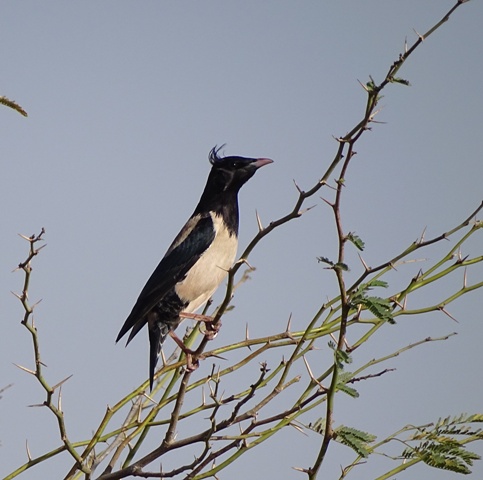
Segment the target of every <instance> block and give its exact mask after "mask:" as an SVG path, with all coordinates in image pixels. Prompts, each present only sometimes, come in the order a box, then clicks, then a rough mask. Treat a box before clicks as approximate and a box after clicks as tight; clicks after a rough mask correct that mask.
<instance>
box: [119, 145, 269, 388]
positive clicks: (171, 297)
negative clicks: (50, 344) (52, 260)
mask: <svg viewBox="0 0 483 480" xmlns="http://www.w3.org/2000/svg"><path fill="white" fill-rule="evenodd" d="M224 146H225V145H222V146H221V147H217V146H215V147H213V149H211V151H210V153H209V157H208V158H209V161H210V164H211V170H210V173H209V175H208V179H207V182H206V185H205V188H204V190H203V193H202V195H201V198H200V200H199V202H198V204H197V206H196V208H195V209H194V211H193V214H192V215H191V217H190V218H189V219H188V221H187V222H186V224H185V225H184V226H183V228H182V229H181V231H180V232H179V233H178V235H177V236H176V237H175V239H174V240H173V242H172V243H171V245H170V246H169V248H168V250H167V251H166V253H165V255H164V257H163V258H162V259H161V261H160V263H159V264H158V266H157V267H156V269H155V270H154V272H153V273H152V275H151V276H150V277H149V279H148V281H147V282H146V285H145V286H144V288H143V289H142V290H141V293H140V294H139V297H138V299H137V301H136V303H135V304H134V307H133V308H132V311H131V313H130V314H129V316H128V317H127V319H126V320H125V322H124V324H123V326H122V328H121V330H120V331H119V334H118V336H117V339H116V343H117V342H118V341H119V340H120V339H121V338H122V337H124V335H126V334H127V332H129V331H130V333H129V336H128V338H127V342H126V346H127V345H128V344H129V342H130V341H131V340H132V339H133V338H134V337H135V336H136V335H137V334H138V333H139V331H140V330H142V328H143V327H144V326H145V325H146V324H147V326H148V336H149V344H150V347H149V385H150V389H151V390H152V389H153V382H154V374H155V369H156V365H157V362H158V359H159V356H160V354H161V348H162V345H163V342H164V341H165V339H166V337H167V336H168V335H170V336H172V337H173V339H174V340H175V341H176V342H177V343H178V345H179V346H180V347H181V348H183V343H182V341H181V340H179V339H178V338H177V337H176V335H175V334H174V330H175V329H176V328H177V327H178V325H179V324H180V323H181V321H182V318H183V316H184V317H185V318H186V316H189V314H190V313H191V314H193V317H195V316H196V314H194V312H195V311H196V310H198V309H199V308H200V307H202V306H203V305H204V304H206V302H207V301H208V300H209V299H210V298H211V296H212V295H213V293H214V292H215V290H216V289H217V288H218V286H219V285H220V283H221V282H222V281H223V279H224V278H225V277H226V276H227V274H228V271H229V269H230V268H231V267H232V265H233V262H234V261H235V257H236V252H237V246H238V226H239V210H238V192H239V190H240V188H241V187H242V186H243V185H244V184H245V183H246V182H247V181H248V180H249V179H250V178H251V177H253V175H254V174H255V172H256V171H257V170H258V169H259V168H261V167H263V166H264V165H268V164H270V163H273V160H271V159H269V158H248V157H240V156H221V155H220V151H221V150H222V148H223V147H224Z"/></svg>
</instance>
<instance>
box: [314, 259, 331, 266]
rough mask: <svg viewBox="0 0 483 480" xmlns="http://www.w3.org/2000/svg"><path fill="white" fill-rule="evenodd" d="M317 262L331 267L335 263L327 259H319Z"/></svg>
mask: <svg viewBox="0 0 483 480" xmlns="http://www.w3.org/2000/svg"><path fill="white" fill-rule="evenodd" d="M317 261H318V262H319V263H326V264H327V265H330V266H331V267H333V266H334V262H333V261H332V260H329V259H328V258H327V257H317Z"/></svg>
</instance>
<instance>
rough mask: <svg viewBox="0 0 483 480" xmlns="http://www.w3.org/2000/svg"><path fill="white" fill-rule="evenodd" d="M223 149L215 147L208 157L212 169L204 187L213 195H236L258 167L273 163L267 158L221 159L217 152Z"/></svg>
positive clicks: (231, 157)
mask: <svg viewBox="0 0 483 480" xmlns="http://www.w3.org/2000/svg"><path fill="white" fill-rule="evenodd" d="M223 147H224V145H222V146H221V147H216V146H215V147H214V148H213V149H212V150H211V152H210V155H209V159H210V163H211V165H212V167H211V172H210V176H209V177H208V182H207V185H206V187H207V188H208V187H210V189H211V190H212V192H213V193H214V192H217V193H219V192H227V191H231V192H234V193H235V194H236V193H237V192H238V190H240V188H241V187H242V185H243V184H244V183H246V182H247V181H248V180H249V179H250V178H251V177H253V175H255V172H256V171H257V170H258V169H259V168H260V167H263V166H264V165H268V164H269V163H272V162H273V160H270V159H269V158H246V157H235V156H230V157H221V156H220V155H219V152H220V150H221V149H222V148H223Z"/></svg>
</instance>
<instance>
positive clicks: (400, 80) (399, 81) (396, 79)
mask: <svg viewBox="0 0 483 480" xmlns="http://www.w3.org/2000/svg"><path fill="white" fill-rule="evenodd" d="M390 81H391V82H392V83H400V84H401V85H406V87H410V86H411V84H410V83H409V81H408V80H404V78H400V77H392V78H391V79H390Z"/></svg>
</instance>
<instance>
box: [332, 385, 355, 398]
mask: <svg viewBox="0 0 483 480" xmlns="http://www.w3.org/2000/svg"><path fill="white" fill-rule="evenodd" d="M337 388H338V389H339V390H340V391H341V392H344V393H345V394H347V395H349V397H352V398H359V392H358V391H357V390H356V389H355V388H352V387H349V386H347V385H344V384H341V385H337Z"/></svg>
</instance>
